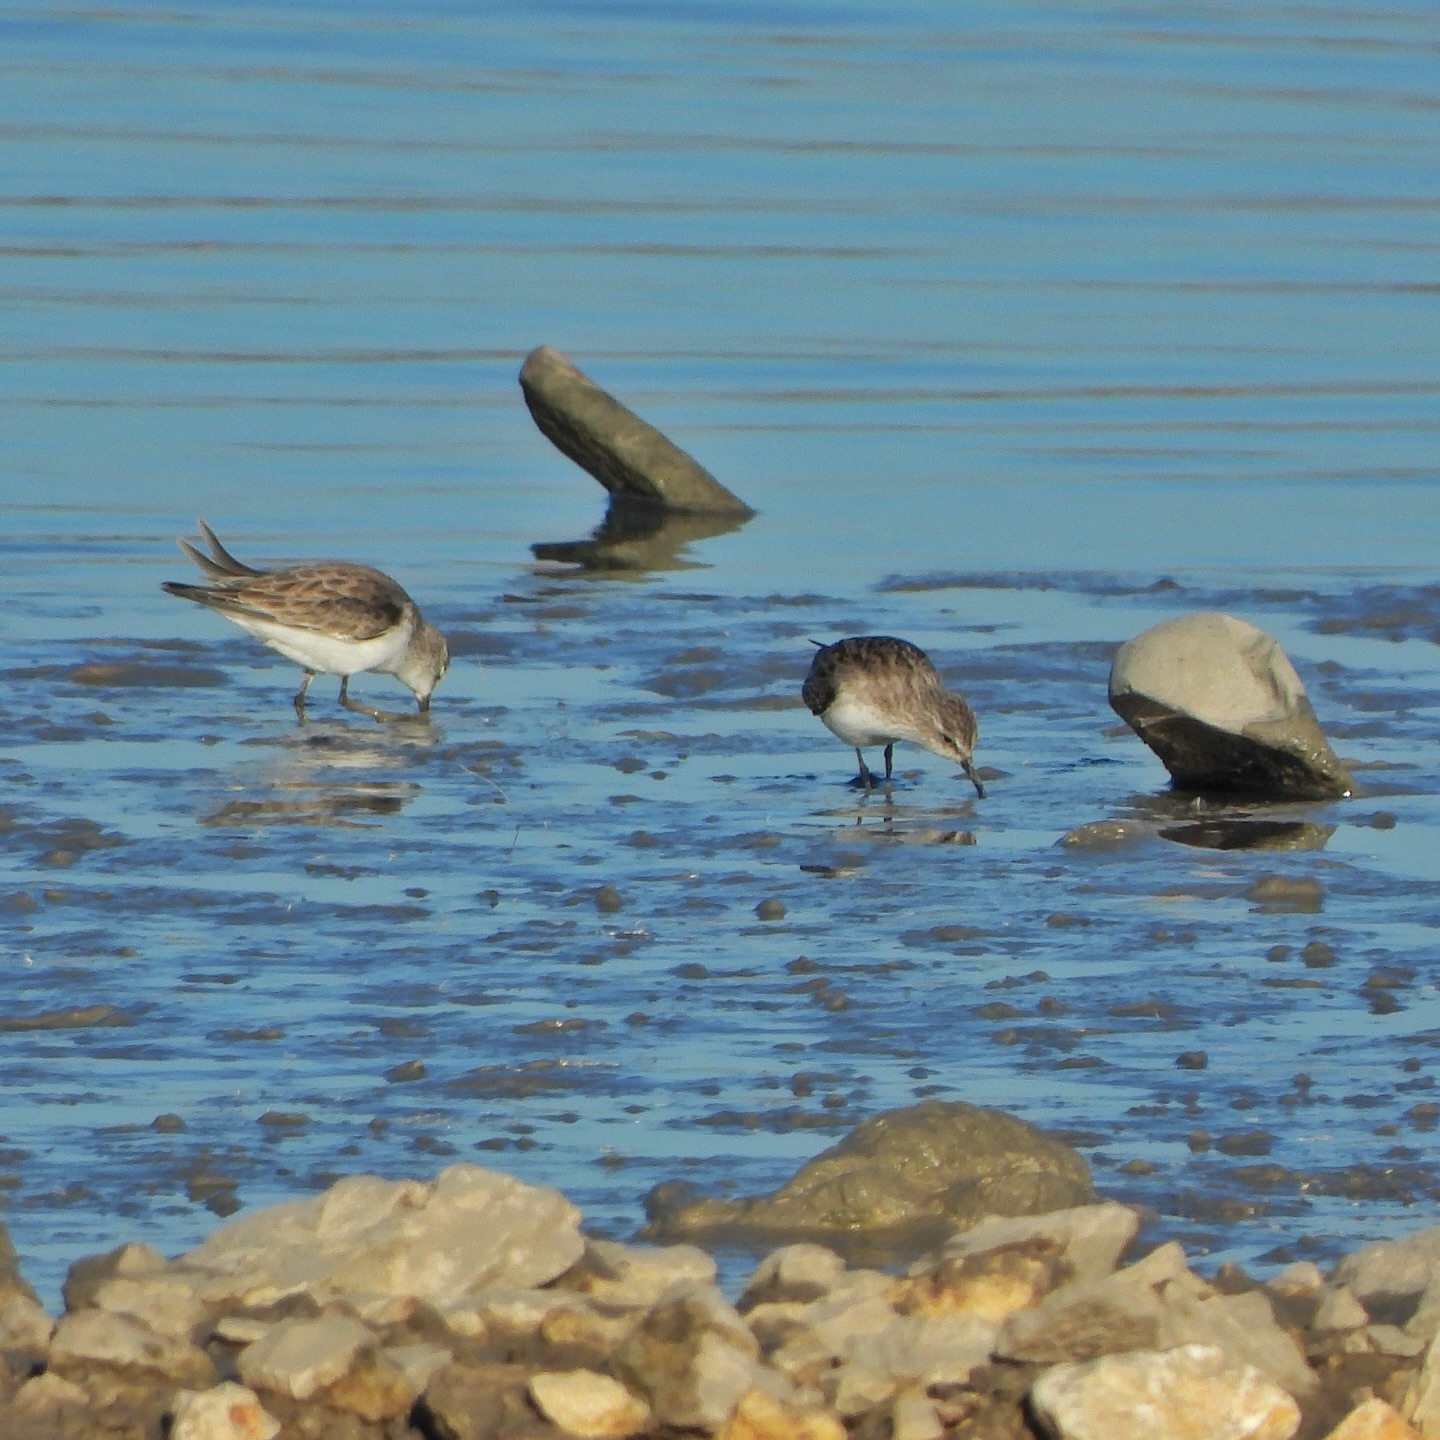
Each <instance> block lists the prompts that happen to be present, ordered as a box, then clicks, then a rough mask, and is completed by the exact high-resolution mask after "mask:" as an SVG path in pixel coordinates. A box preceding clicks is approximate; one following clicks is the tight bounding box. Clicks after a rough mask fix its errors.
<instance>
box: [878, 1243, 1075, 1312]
mask: <svg viewBox="0 0 1440 1440" xmlns="http://www.w3.org/2000/svg"><path fill="white" fill-rule="evenodd" d="M1060 1256H1061V1248H1060V1246H1059V1245H1058V1244H1056V1243H1055V1242H1054V1241H1053V1240H1032V1241H1022V1242H1021V1243H1019V1244H1017V1245H1010V1246H1005V1247H1004V1248H1002V1249H998V1250H991V1251H987V1252H985V1253H984V1254H980V1255H963V1256H958V1257H956V1258H953V1259H948V1260H943V1261H941V1263H940V1264H939V1265H938V1266H937V1267H936V1268H935V1269H934V1270H932V1271H931V1272H930V1273H929V1274H928V1275H917V1276H913V1277H912V1278H910V1279H909V1280H905V1281H902V1282H901V1284H900V1286H899V1288H898V1289H897V1291H896V1294H895V1297H894V1302H893V1303H894V1305H895V1308H896V1309H897V1310H899V1311H900V1312H901V1313H902V1314H906V1315H949V1314H955V1313H962V1314H971V1315H979V1316H981V1317H983V1318H984V1319H987V1320H993V1321H995V1322H996V1323H997V1324H998V1323H999V1322H1000V1321H1001V1320H1004V1319H1005V1318H1006V1316H1008V1315H1010V1314H1012V1313H1013V1312H1014V1311H1016V1310H1026V1309H1029V1307H1030V1306H1032V1305H1035V1304H1036V1303H1038V1302H1039V1300H1040V1299H1041V1297H1042V1296H1044V1295H1046V1294H1047V1293H1048V1292H1049V1291H1050V1290H1051V1289H1052V1288H1054V1285H1055V1281H1056V1276H1057V1274H1058V1273H1059V1262H1060Z"/></svg>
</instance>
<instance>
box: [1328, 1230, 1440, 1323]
mask: <svg viewBox="0 0 1440 1440" xmlns="http://www.w3.org/2000/svg"><path fill="white" fill-rule="evenodd" d="M1437 1274H1440V1225H1432V1226H1431V1227H1430V1228H1429V1229H1428V1230H1417V1231H1416V1232H1415V1233H1414V1234H1413V1235H1407V1236H1405V1237H1404V1239H1402V1240H1381V1241H1377V1242H1376V1243H1375V1244H1373V1245H1362V1246H1361V1247H1360V1249H1358V1250H1356V1251H1355V1252H1354V1254H1352V1255H1347V1256H1346V1257H1345V1258H1344V1259H1343V1260H1342V1261H1341V1262H1340V1263H1339V1264H1338V1265H1337V1266H1336V1267H1335V1273H1334V1274H1333V1275H1332V1276H1331V1281H1332V1283H1334V1284H1336V1285H1345V1286H1348V1287H1349V1289H1350V1290H1351V1292H1352V1293H1353V1294H1354V1295H1355V1298H1356V1299H1357V1300H1359V1301H1360V1303H1361V1304H1362V1305H1363V1306H1364V1307H1365V1308H1366V1310H1368V1311H1369V1312H1370V1313H1371V1314H1372V1315H1374V1314H1376V1313H1377V1312H1378V1311H1379V1310H1382V1309H1384V1308H1385V1307H1387V1306H1393V1305H1402V1306H1403V1305H1408V1304H1410V1303H1411V1302H1413V1301H1414V1300H1415V1299H1416V1298H1418V1297H1419V1296H1421V1295H1423V1294H1424V1292H1425V1290H1426V1288H1427V1287H1428V1286H1429V1284H1430V1282H1431V1281H1432V1280H1433V1279H1434V1278H1435V1277H1436V1275H1437Z"/></svg>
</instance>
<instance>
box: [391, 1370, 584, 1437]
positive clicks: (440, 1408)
mask: <svg viewBox="0 0 1440 1440" xmlns="http://www.w3.org/2000/svg"><path fill="white" fill-rule="evenodd" d="M529 1378H530V1377H529V1373H528V1372H527V1371H526V1369H525V1367H524V1366H523V1365H466V1364H456V1365H446V1366H445V1367H444V1368H443V1369H442V1370H440V1371H438V1372H437V1373H436V1375H435V1376H434V1378H433V1379H432V1380H431V1381H430V1383H429V1385H427V1386H426V1387H425V1394H424V1395H423V1396H422V1397H421V1399H420V1404H419V1412H420V1419H421V1420H422V1422H423V1424H422V1433H433V1434H435V1435H436V1436H438V1437H439V1440H538V1437H540V1436H544V1435H548V1436H558V1435H560V1434H561V1431H559V1430H558V1429H556V1428H555V1427H554V1426H551V1425H547V1424H546V1423H545V1422H544V1421H542V1420H540V1419H538V1418H537V1417H536V1415H535V1412H534V1410H533V1409H532V1408H531V1406H530V1397H529ZM427 1426H428V1430H426V1429H425V1427H427Z"/></svg>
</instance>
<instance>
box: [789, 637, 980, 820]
mask: <svg viewBox="0 0 1440 1440" xmlns="http://www.w3.org/2000/svg"><path fill="white" fill-rule="evenodd" d="M810 643H811V644H812V645H817V646H819V648H818V649H817V651H816V652H815V658H814V660H813V661H812V662H811V664H810V673H809V674H808V675H807V676H806V677H805V684H804V686H803V688H802V689H801V692H800V693H801V695H802V696H803V697H804V700H805V703H806V705H808V706H809V707H810V713H811V714H812V715H818V716H819V717H820V719H821V721H823V722H824V724H825V726H826V728H827V729H829V730H830V731H831V732H832V733H833V734H835V735H837V736H839V738H840V739H841V740H843V741H844V742H845V743H846V744H847V745H849V746H852V747H853V748H854V751H855V758H856V759H857V760H859V762H860V773H859V775H858V776H856V778H855V780H854V781H853V782H852V783H853V784H856V785H860V786H863V787H864V788H865V789H866V790H870V789H873V788H874V784H875V777H874V776H873V775H872V774H871V773H870V769H869V767H868V766H867V765H866V764H865V756H864V754H863V753H862V752H863V750H864V749H865V747H866V746H869V745H883V746H884V747H885V783H886V784H887V785H888V784H889V783H890V775H891V769H892V765H893V756H894V750H895V743H896V741H898V740H909V741H912V742H913V743H914V744H916V745H923V746H924V747H925V748H926V749H927V750H930V751H933V752H934V753H935V754H936V755H943V756H944V757H945V758H946V759H947V760H953V761H955V763H956V764H957V765H959V766H960V768H961V769H962V770H964V772H965V774H966V775H967V776H969V778H970V782H971V784H973V785H974V786H975V793H976V794H977V795H978V796H979V797H980V798H981V799H982V800H983V799H984V798H985V787H984V786H983V785H982V784H981V783H980V777H979V776H978V775H977V774H976V773H975V767H974V765H973V764H972V763H971V760H970V756H971V754H972V753H973V751H974V749H975V736H976V726H975V714H974V711H972V710H971V709H970V707H969V705H967V704H966V703H965V700H964V698H963V697H962V696H960V695H957V694H955V693H954V692H953V691H950V690H947V689H946V688H945V686H944V683H943V682H942V681H941V679H940V676H939V675H938V674H937V673H936V671H935V667H934V666H933V665H932V664H931V663H930V660H929V657H928V656H927V655H926V654H925V652H924V651H923V650H921V649H920V647H919V646H918V645H912V644H911V643H910V642H909V641H908V640H897V639H895V638H894V637H893V636H890V635H855V636H851V637H850V638H849V639H848V640H837V641H835V643H834V644H833V645H821V644H820V642H819V641H818V640H812V641H811V642H810Z"/></svg>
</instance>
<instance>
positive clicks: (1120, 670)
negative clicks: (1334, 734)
mask: <svg viewBox="0 0 1440 1440" xmlns="http://www.w3.org/2000/svg"><path fill="white" fill-rule="evenodd" d="M1110 704H1111V705H1112V706H1113V707H1114V709H1115V711H1116V713H1117V714H1118V715H1119V716H1120V717H1121V718H1122V719H1123V720H1124V721H1125V723H1126V724H1127V725H1129V726H1130V728H1131V729H1132V730H1134V732H1135V733H1136V734H1137V735H1138V736H1139V737H1140V738H1141V739H1142V740H1143V741H1144V742H1145V743H1146V744H1147V745H1148V746H1149V747H1150V748H1151V749H1152V750H1153V751H1154V752H1155V753H1156V754H1157V755H1158V756H1159V757H1160V759H1161V761H1162V762H1163V763H1164V765H1165V768H1166V769H1167V770H1168V771H1169V772H1170V776H1171V778H1172V779H1173V780H1174V782H1175V783H1176V785H1178V786H1180V787H1181V788H1183V789H1186V790H1215V791H1244V792H1248V793H1251V794H1260V795H1270V796H1274V797H1276V798H1277V799H1281V798H1283V799H1334V798H1336V797H1338V796H1341V795H1348V794H1349V793H1350V790H1351V787H1352V782H1351V779H1350V776H1349V775H1348V774H1347V773H1346V770H1345V767H1344V766H1343V765H1341V763H1340V761H1339V760H1337V759H1336V758H1335V753H1334V751H1332V750H1331V749H1330V746H1329V744H1328V743H1327V742H1326V739H1325V736H1324V735H1323V734H1321V732H1320V726H1319V724H1318V722H1317V721H1316V719H1315V712H1314V711H1313V710H1312V709H1311V708H1310V702H1309V700H1307V699H1306V698H1305V687H1304V686H1303V685H1302V684H1301V683H1300V677H1299V676H1298V675H1297V674H1296V673H1295V667H1294V666H1293V665H1292V664H1291V663H1290V661H1289V659H1288V658H1287V657H1286V655H1285V652H1284V651H1283V650H1282V649H1281V648H1280V646H1279V644H1278V643H1277V642H1276V641H1275V640H1274V639H1273V638H1272V637H1271V636H1269V635H1267V634H1266V633H1265V632H1264V631H1263V630H1257V629H1256V628H1255V626H1253V625H1249V624H1247V623H1246V622H1245V621H1243V620H1237V619H1236V618H1235V617H1234V616H1233V615H1223V614H1221V613H1220V612H1218V611H1213V610H1211V611H1197V612H1195V613H1194V614H1191V615H1180V616H1177V617H1176V618H1175V619H1174V620H1165V621H1162V622H1161V623H1160V624H1159V625H1154V626H1152V627H1151V628H1150V629H1149V630H1146V631H1144V632H1143V633H1142V634H1140V635H1137V636H1136V637H1135V638H1134V639H1133V640H1129V641H1127V642H1126V643H1125V644H1124V645H1122V646H1121V647H1120V649H1119V650H1118V651H1116V654H1115V660H1114V663H1113V664H1112V665H1111V667H1110Z"/></svg>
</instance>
